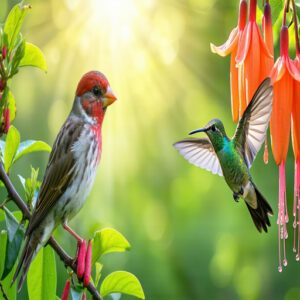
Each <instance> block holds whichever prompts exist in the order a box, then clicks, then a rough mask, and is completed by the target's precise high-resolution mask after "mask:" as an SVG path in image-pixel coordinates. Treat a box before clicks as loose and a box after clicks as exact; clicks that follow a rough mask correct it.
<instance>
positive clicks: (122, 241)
mask: <svg viewBox="0 0 300 300" xmlns="http://www.w3.org/2000/svg"><path fill="white" fill-rule="evenodd" d="M129 249H130V244H129V242H128V241H127V239H126V238H125V237H124V236H123V235H122V234H121V233H120V232H118V231H117V230H115V229H113V228H104V229H102V230H100V231H96V232H95V234H94V238H93V240H92V253H93V255H92V263H93V264H94V263H95V262H96V261H97V260H98V259H99V258H100V257H101V256H102V255H104V254H107V253H110V252H124V251H126V250H129Z"/></svg>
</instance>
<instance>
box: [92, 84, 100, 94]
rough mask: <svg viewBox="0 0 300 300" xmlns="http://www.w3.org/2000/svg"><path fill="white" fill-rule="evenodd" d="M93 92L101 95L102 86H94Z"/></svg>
mask: <svg viewBox="0 0 300 300" xmlns="http://www.w3.org/2000/svg"><path fill="white" fill-rule="evenodd" d="M93 94H94V95H95V96H99V95H100V94H101V90H100V88H99V87H98V86H94V87H93Z"/></svg>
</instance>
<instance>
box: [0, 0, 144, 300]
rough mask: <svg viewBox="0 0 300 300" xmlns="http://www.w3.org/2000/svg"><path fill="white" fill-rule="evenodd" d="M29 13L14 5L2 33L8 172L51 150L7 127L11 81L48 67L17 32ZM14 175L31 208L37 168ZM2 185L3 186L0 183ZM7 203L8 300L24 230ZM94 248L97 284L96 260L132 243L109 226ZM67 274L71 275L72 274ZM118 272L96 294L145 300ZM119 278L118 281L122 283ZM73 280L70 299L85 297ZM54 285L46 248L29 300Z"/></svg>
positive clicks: (4, 275)
mask: <svg viewBox="0 0 300 300" xmlns="http://www.w3.org/2000/svg"><path fill="white" fill-rule="evenodd" d="M30 9H31V6H30V5H24V4H23V2H21V3H20V4H17V5H15V6H14V7H13V8H12V10H11V11H10V13H9V14H8V16H7V19H6V21H5V24H4V27H3V28H1V31H0V49H1V55H0V97H1V101H0V114H1V118H0V124H1V126H0V136H1V135H3V134H6V137H5V140H0V163H1V164H3V166H4V169H5V172H6V173H7V174H9V173H10V172H11V170H12V167H13V166H14V164H15V163H16V162H17V161H18V160H19V159H20V158H22V157H23V156H26V155H27V154H30V153H33V152H39V151H46V152H50V151H51V147H50V146H49V145H48V144H47V143H45V142H43V141H36V140H26V141H23V142H21V137H20V133H19V131H18V130H17V128H15V127H14V126H12V125H10V123H11V122H12V121H13V120H14V119H15V116H16V101H15V98H14V96H13V93H12V91H11V79H12V78H13V77H14V76H15V75H16V74H17V73H18V72H19V70H20V68H21V67H27V66H33V67H37V68H39V69H41V70H43V71H47V63H46V60H45V57H44V54H43V53H42V51H41V50H40V49H39V48H38V47H37V46H35V45H33V44H31V43H29V42H27V41H26V40H25V39H24V37H23V36H22V34H21V27H22V24H23V21H24V19H25V17H26V15H27V14H28V12H29V11H30ZM18 176H19V179H20V181H21V184H22V186H23V189H24V194H25V199H26V202H27V206H28V208H29V209H30V210H32V209H34V206H35V202H36V199H37V195H38V190H39V187H40V185H41V182H40V181H39V179H38V177H39V169H35V168H33V167H31V175H30V177H29V178H26V179H25V178H24V177H23V176H21V175H18ZM1 187H4V184H3V183H2V182H1ZM9 200H11V196H10V195H8V197H7V199H6V200H4V201H3V202H2V204H1V205H0V222H3V223H4V222H5V228H6V229H5V230H2V231H1V233H0V278H1V279H0V283H1V284H2V289H3V291H4V293H5V295H6V296H7V297H8V298H9V299H16V295H17V294H16V284H13V286H12V287H10V283H11V280H12V276H13V274H14V271H15V268H16V263H17V259H18V255H19V252H20V249H21V245H22V241H23V240H24V232H25V229H24V221H23V217H21V214H20V213H21V212H20V211H15V212H13V213H12V212H11V211H10V210H9V209H8V208H7V205H6V204H7V202H8V201H9ZM92 244H93V246H92V250H93V256H92V259H93V267H94V269H95V272H94V273H95V274H96V276H95V282H96V286H98V284H99V280H100V277H101V271H102V267H103V265H102V264H100V263H99V262H97V260H99V259H101V257H102V256H103V255H104V254H107V253H111V252H123V251H126V250H129V248H130V245H129V243H128V241H127V240H126V239H125V237H124V236H123V235H121V233H119V232H118V231H116V230H114V229H111V228H107V229H103V230H100V231H96V232H95V235H94V238H93V240H92ZM69 274H70V276H72V272H71V273H69ZM118 274H119V275H118ZM118 274H116V275H115V273H112V274H111V276H110V277H109V276H108V277H106V278H105V279H104V281H103V282H102V284H101V285H100V290H101V289H102V290H103V291H104V292H105V295H108V294H110V293H111V292H116V291H117V292H119V293H126V294H130V295H133V296H136V297H138V298H141V299H144V294H143V290H142V287H141V285H140V283H139V281H138V279H137V278H136V277H135V276H134V275H132V274H130V273H128V272H120V273H118ZM122 274H123V275H122ZM124 274H125V275H124ZM117 275H118V276H119V277H118V276H117ZM121 275H122V276H121ZM118 278H120V283H119V279H118ZM74 282H75V281H74V280H72V283H73V284H72V289H71V295H72V298H73V299H81V297H82V295H83V294H85V288H84V287H83V284H82V282H81V281H79V280H78V282H77V283H76V284H75V283H74ZM56 283H57V275H56V263H55V254H54V251H53V249H52V248H51V247H50V246H46V247H45V248H42V249H41V250H40V251H39V252H38V255H37V256H36V258H35V259H34V261H33V262H32V264H31V266H30V269H29V272H28V276H27V289H28V295H29V298H30V299H33V300H35V299H36V300H39V299H55V298H56V299H59V297H57V296H56ZM128 287H130V288H128ZM0 294H1V292H0ZM3 295H4V294H3Z"/></svg>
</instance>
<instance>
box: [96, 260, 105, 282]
mask: <svg viewBox="0 0 300 300" xmlns="http://www.w3.org/2000/svg"><path fill="white" fill-rule="evenodd" d="M95 267H96V271H95V286H98V283H99V280H100V278H101V271H102V268H103V265H102V264H100V263H99V262H96V263H95Z"/></svg>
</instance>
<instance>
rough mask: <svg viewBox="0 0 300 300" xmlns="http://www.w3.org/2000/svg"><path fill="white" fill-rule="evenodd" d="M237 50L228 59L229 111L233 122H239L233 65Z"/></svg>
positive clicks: (235, 75) (236, 76)
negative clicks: (230, 110)
mask: <svg viewBox="0 0 300 300" xmlns="http://www.w3.org/2000/svg"><path fill="white" fill-rule="evenodd" d="M236 52H237V48H235V49H234V50H233V52H232V54H231V58H230V88H231V109H232V118H233V122H235V123H237V121H238V120H239V85H238V68H237V67H236V65H235V56H236Z"/></svg>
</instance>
